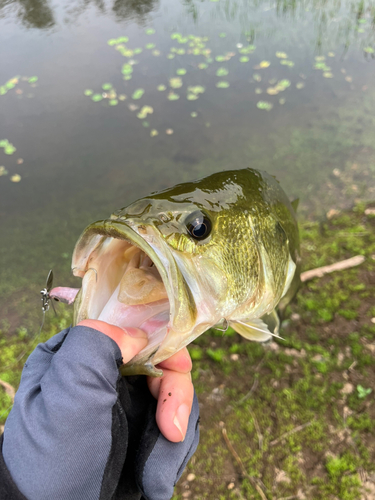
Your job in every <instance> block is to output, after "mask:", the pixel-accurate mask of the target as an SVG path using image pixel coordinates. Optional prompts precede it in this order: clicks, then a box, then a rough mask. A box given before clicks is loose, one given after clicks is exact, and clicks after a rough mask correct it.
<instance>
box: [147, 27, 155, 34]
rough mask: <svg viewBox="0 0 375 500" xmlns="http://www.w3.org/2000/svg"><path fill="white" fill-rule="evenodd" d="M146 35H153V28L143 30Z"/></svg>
mask: <svg viewBox="0 0 375 500" xmlns="http://www.w3.org/2000/svg"><path fill="white" fill-rule="evenodd" d="M145 33H146V35H153V34H154V33H155V30H154V28H147V29H146V30H145Z"/></svg>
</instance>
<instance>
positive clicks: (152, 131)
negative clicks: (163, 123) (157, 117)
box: [150, 128, 159, 137]
mask: <svg viewBox="0 0 375 500" xmlns="http://www.w3.org/2000/svg"><path fill="white" fill-rule="evenodd" d="M157 135H159V132H158V131H157V130H156V129H155V128H153V129H152V130H151V132H150V136H151V137H156V136H157Z"/></svg>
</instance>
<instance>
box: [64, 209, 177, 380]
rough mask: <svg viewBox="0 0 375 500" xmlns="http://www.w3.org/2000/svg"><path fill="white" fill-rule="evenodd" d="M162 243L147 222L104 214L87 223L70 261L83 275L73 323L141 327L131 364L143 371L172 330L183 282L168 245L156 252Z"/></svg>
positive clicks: (146, 368) (77, 272) (148, 370)
mask: <svg viewBox="0 0 375 500" xmlns="http://www.w3.org/2000/svg"><path fill="white" fill-rule="evenodd" d="M127 222H128V221H127ZM131 225H133V227H131ZM139 232H141V233H142V236H140V234H139ZM161 245H162V242H161V241H160V238H157V237H155V229H154V228H152V226H145V225H144V224H138V225H134V224H131V222H130V224H129V222H128V223H127V224H125V223H124V222H123V221H118V220H116V221H114V220H112V219H108V220H105V221H99V222H95V223H94V224H91V225H90V226H88V227H87V228H86V230H85V231H84V233H83V234H82V236H81V238H80V239H79V241H78V242H77V245H76V248H75V250H74V254H73V261H72V269H73V274H74V275H75V276H79V277H81V278H82V287H81V290H80V292H79V293H78V295H77V298H76V301H75V311H74V324H77V323H79V322H80V321H82V320H83V319H98V320H101V321H105V322H107V323H110V324H113V325H117V326H119V327H122V328H126V327H137V328H140V329H142V330H144V331H145V332H146V333H147V335H148V339H149V342H148V345H147V346H146V347H145V348H144V349H143V350H142V351H141V352H140V353H139V354H138V355H137V356H136V357H135V358H133V359H132V360H131V362H130V365H134V364H135V365H138V366H139V367H141V366H142V365H146V366H145V372H147V373H149V372H150V368H151V366H152V367H153V366H154V364H155V363H154V361H153V360H152V358H153V357H154V355H155V354H156V352H157V351H158V350H159V348H160V345H161V344H162V343H163V341H164V339H165V338H166V336H167V334H168V332H169V330H170V329H171V324H172V323H173V321H172V320H173V317H174V316H175V313H176V301H175V297H176V293H177V294H178V289H180V288H181V285H182V284H183V285H186V283H185V281H184V280H183V279H182V276H181V274H180V272H179V270H178V268H177V266H176V263H175V261H174V259H173V257H172V255H171V254H170V252H168V250H167V249H163V251H161V250H160V247H161ZM184 288H185V286H184ZM176 290H177V291H176ZM180 291H181V290H180ZM185 291H186V290H185ZM180 295H181V293H180ZM181 307H183V305H182V304H179V308H180V309H181ZM185 328H186V324H185ZM165 357H167V356H165ZM159 362H160V360H159ZM122 371H123V372H124V370H122ZM152 371H154V369H153V370H152ZM137 373H140V371H139V370H138V371H137ZM154 374H156V373H154Z"/></svg>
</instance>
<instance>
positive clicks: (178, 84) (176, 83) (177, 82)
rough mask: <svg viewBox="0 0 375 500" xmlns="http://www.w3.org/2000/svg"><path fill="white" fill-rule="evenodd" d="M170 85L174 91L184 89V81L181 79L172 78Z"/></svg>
mask: <svg viewBox="0 0 375 500" xmlns="http://www.w3.org/2000/svg"><path fill="white" fill-rule="evenodd" d="M169 85H170V86H171V87H172V89H179V88H180V87H182V80H181V78H179V77H175V78H170V79H169Z"/></svg>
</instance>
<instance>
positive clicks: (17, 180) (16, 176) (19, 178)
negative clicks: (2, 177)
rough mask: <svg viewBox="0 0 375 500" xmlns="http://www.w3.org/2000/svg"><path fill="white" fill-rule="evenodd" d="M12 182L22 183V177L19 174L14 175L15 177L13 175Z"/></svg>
mask: <svg viewBox="0 0 375 500" xmlns="http://www.w3.org/2000/svg"><path fill="white" fill-rule="evenodd" d="M10 180H11V181H12V182H20V180H21V176H20V175H19V174H14V175H12V177H11V178H10Z"/></svg>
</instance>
